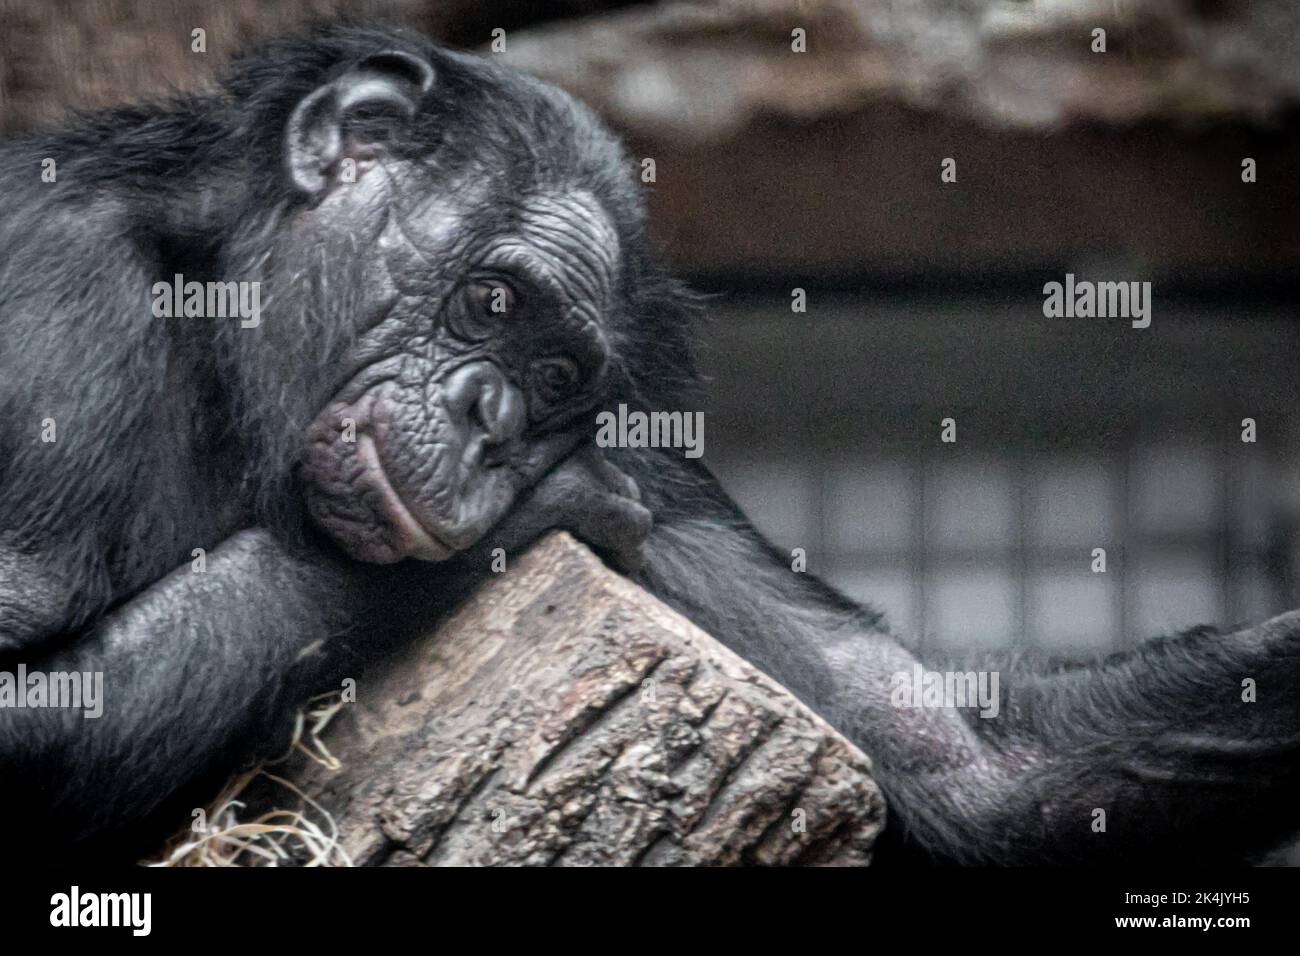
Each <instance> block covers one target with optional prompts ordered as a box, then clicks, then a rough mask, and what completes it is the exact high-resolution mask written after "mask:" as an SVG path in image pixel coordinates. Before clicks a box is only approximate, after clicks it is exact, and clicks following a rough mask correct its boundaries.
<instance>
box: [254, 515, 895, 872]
mask: <svg viewBox="0 0 1300 956" xmlns="http://www.w3.org/2000/svg"><path fill="white" fill-rule="evenodd" d="M324 739H325V742H326V744H327V745H328V747H329V749H330V751H331V752H332V753H333V754H334V755H335V756H336V757H337V758H338V760H339V762H340V763H341V764H342V767H341V769H339V770H334V771H331V770H329V769H326V768H324V767H322V766H320V765H318V764H315V763H312V762H310V761H306V760H303V761H301V762H300V763H296V764H291V765H290V767H289V769H288V771H287V772H285V770H284V769H282V768H281V769H278V770H277V772H278V773H280V774H281V775H282V776H287V777H288V778H289V779H290V780H291V781H292V782H293V784H294V785H295V786H297V787H299V788H301V790H302V791H303V793H304V794H306V795H307V796H308V797H310V798H311V799H312V800H314V801H316V802H317V803H318V804H319V805H321V806H322V807H323V808H324V809H325V810H327V811H328V812H329V814H330V815H331V816H332V817H333V819H334V822H335V824H336V825H337V827H338V832H339V841H340V844H341V846H342V848H343V849H344V850H345V851H346V853H347V855H348V856H349V857H350V858H351V860H352V861H353V862H355V863H357V864H359V865H396V866H401V865H552V864H558V865H564V864H577V865H628V864H636V865H736V864H774V865H776V864H849V865H861V864H865V863H867V862H869V860H870V858H871V848H872V843H873V842H874V840H875V838H876V835H877V834H878V832H879V831H880V829H881V826H882V824H883V820H884V803H883V800H882V798H881V795H880V792H879V790H878V789H877V788H876V786H875V784H874V783H873V781H872V779H871V777H870V764H869V761H868V759H867V758H866V757H865V756H864V755H863V754H862V753H861V752H860V751H858V750H857V749H856V748H855V747H854V746H853V745H852V744H851V743H849V742H848V741H847V740H845V739H844V738H843V737H841V736H840V735H839V734H837V733H836V732H835V731H834V730H833V729H831V728H830V726H829V725H827V724H826V723H825V722H824V721H823V720H821V719H820V718H819V717H817V716H816V715H815V714H813V713H812V711H810V710H809V709H808V708H807V707H805V706H804V705H803V704H801V703H800V702H799V701H797V700H796V699H795V698H794V697H793V696H792V695H791V694H790V693H789V692H788V691H786V690H785V689H784V688H783V687H781V686H780V685H778V684H776V683H775V682H774V681H772V680H770V679H769V678H767V677H766V676H764V675H763V674H761V673H759V672H758V671H757V670H756V669H755V668H753V667H752V666H750V665H749V664H747V663H746V662H745V661H743V660H741V659H740V658H739V657H737V656H736V655H735V654H733V653H732V652H731V651H729V650H728V649H726V648H725V647H723V646H722V645H720V644H719V643H718V642H717V641H715V640H714V639H713V638H711V637H709V636H708V635H707V634H705V633H704V632H703V631H701V630H700V629H698V628H697V627H695V626H694V625H692V624H691V623H690V622H688V621H686V620H685V619H684V618H682V617H681V616H680V615H678V614H676V613H674V612H673V611H672V610H670V609H669V608H667V607H666V606H665V605H663V604H662V603H660V602H659V601H658V600H656V599H655V598H653V597H651V596H650V595H648V594H646V593H645V592H644V591H642V590H641V589H639V588H638V587H636V586H635V585H634V584H632V583H631V582H629V581H628V580H626V579H625V578H622V577H620V576H619V575H617V574H615V573H614V572H612V571H610V570H609V569H607V568H606V567H605V566H604V565H603V564H602V563H601V562H600V561H599V560H598V559H597V558H596V557H595V556H594V555H592V553H591V552H590V551H588V550H587V549H586V548H585V547H583V546H582V545H580V544H578V543H577V542H575V541H574V540H573V539H572V538H570V537H569V536H567V535H564V534H554V535H551V536H550V537H548V538H547V539H545V540H544V541H542V542H540V543H539V544H538V545H537V546H535V547H534V548H533V549H532V550H531V551H529V552H528V553H527V554H526V555H524V556H522V557H520V558H519V559H518V560H517V562H516V564H515V566H514V567H513V568H512V569H511V570H510V571H509V572H508V573H506V574H504V575H502V576H501V577H500V578H498V579H496V580H493V581H491V582H489V583H488V584H487V585H486V586H484V587H483V588H482V589H481V590H480V591H479V593H478V594H477V595H476V596H475V597H473V598H472V599H471V600H470V601H469V602H468V603H467V604H466V605H465V606H464V607H463V608H461V609H460V610H459V611H458V612H457V613H456V614H455V615H454V616H453V617H452V618H451V619H450V620H448V621H447V622H446V623H445V624H444V625H443V626H442V627H441V628H440V629H439V630H438V632H437V633H436V634H434V635H431V636H430V637H428V638H426V639H424V640H421V641H418V642H416V643H415V644H413V645H411V646H410V647H408V648H406V649H404V650H403V651H402V652H401V653H400V654H399V655H397V656H396V657H394V658H392V659H389V660H387V661H385V662H383V664H382V665H380V666H377V667H374V668H372V669H371V671H369V672H368V673H367V674H366V675H365V677H364V678H363V679H362V680H359V681H358V700H357V701H356V702H355V703H351V704H348V705H347V706H346V707H344V709H343V712H342V713H341V714H339V716H337V717H336V718H335V720H334V722H333V723H332V724H331V725H330V727H329V729H328V731H327V732H326V734H325V735H324Z"/></svg>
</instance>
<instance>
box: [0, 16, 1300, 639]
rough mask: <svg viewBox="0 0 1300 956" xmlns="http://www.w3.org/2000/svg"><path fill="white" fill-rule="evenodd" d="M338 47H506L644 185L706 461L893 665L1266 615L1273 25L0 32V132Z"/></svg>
mask: <svg viewBox="0 0 1300 956" xmlns="http://www.w3.org/2000/svg"><path fill="white" fill-rule="evenodd" d="M340 15H342V16H347V17H351V18H353V19H357V20H361V21H365V20H370V19H375V20H382V21H386V22H398V23H403V24H406V25H409V26H413V27H415V28H417V29H420V30H423V31H425V32H427V33H429V34H431V35H433V36H435V37H437V38H441V39H443V40H445V41H446V42H449V43H451V44H454V45H458V46H463V47H468V48H475V49H483V50H486V48H487V45H488V44H489V43H490V41H491V39H492V35H493V33H492V31H493V30H495V29H500V30H504V31H505V32H504V41H505V48H504V51H499V52H495V53H490V54H488V55H494V56H500V57H503V58H504V59H506V60H507V61H509V62H512V63H514V64H516V65H518V66H520V67H521V68H523V69H526V70H529V71H532V72H534V73H536V74H538V75H541V76H543V77H544V78H546V79H549V80H551V81H553V82H555V83H557V84H559V85H561V86H563V87H566V88H568V89H569V90H571V91H572V92H574V93H575V94H576V95H578V96H579V97H581V98H583V99H584V100H586V101H587V102H588V103H590V104H591V105H592V106H593V107H595V108H596V109H597V110H598V111H599V112H600V113H601V114H602V115H603V116H604V117H605V118H606V119H607V120H608V121H609V122H610V123H611V124H612V125H613V126H614V127H615V128H617V129H618V130H619V131H620V132H622V133H623V134H624V136H625V137H626V138H627V141H628V143H629V149H630V151H631V154H632V156H633V157H634V158H635V159H636V160H638V162H639V161H640V160H642V159H653V160H654V182H653V184H652V185H651V186H650V188H651V190H652V194H651V203H652V212H653V217H654V224H655V231H656V233H657V236H658V239H659V241H660V243H661V244H662V246H663V248H664V251H665V254H666V255H667V256H668V257H669V259H670V260H671V262H672V263H673V265H674V267H675V268H676V269H677V270H678V271H679V272H680V273H682V274H683V275H685V276H686V277H688V278H689V279H690V280H691V281H692V282H693V284H694V285H695V286H696V287H697V288H699V289H701V290H704V291H707V292H709V293H711V294H713V300H712V308H711V310H710V315H711V317H710V320H709V322H708V324H707V326H706V327H705V329H704V339H705V349H704V353H703V361H704V364H705V367H706V370H707V371H708V373H709V375H710V377H711V380H712V386H711V389H710V403H709V405H708V407H707V415H706V433H705V436H706V446H705V447H706V455H705V459H706V461H707V462H708V463H709V464H710V465H711V466H712V467H713V468H714V470H715V471H716V472H717V473H718V474H719V476H720V477H721V478H722V480H723V482H724V483H725V484H726V485H727V486H728V488H730V489H731V491H732V492H733V493H734V494H735V496H736V497H737V499H738V500H739V501H740V502H741V503H742V505H744V506H745V508H746V509H747V510H748V512H749V513H750V515H751V516H752V517H753V519H754V520H755V522H756V523H757V524H758V525H759V527H760V528H762V529H763V530H765V531H766V532H767V533H768V534H769V535H770V536H771V537H772V538H773V539H774V540H775V541H776V542H778V543H779V544H781V545H782V546H784V547H788V548H795V547H800V548H804V549H806V551H807V554H808V561H809V570H810V571H812V572H814V573H817V574H820V575H822V576H823V577H825V578H826V579H828V580H830V581H831V582H833V583H835V584H837V585H839V586H840V587H841V588H843V589H844V590H845V591H846V592H847V593H849V594H850V595H852V596H854V597H857V598H860V599H862V600H865V601H868V602H870V603H873V604H875V605H877V606H878V607H880V608H882V609H883V610H885V611H886V612H887V614H888V616H889V618H890V620H891V622H892V623H893V625H894V627H895V628H896V629H897V630H898V631H899V633H900V635H901V636H902V638H903V639H904V640H905V641H906V642H908V643H911V644H913V645H916V646H922V647H926V648H942V649H953V650H966V649H973V650H978V649H984V648H990V647H999V646H1015V647H1019V648H1022V649H1024V650H1027V651H1037V650H1041V651H1044V652H1048V653H1052V654H1064V655H1067V656H1078V655H1081V654H1090V653H1094V652H1098V651H1106V650H1110V649H1114V648H1118V647H1122V646H1125V645H1126V644H1130V643H1132V642H1134V641H1137V640H1141V639H1143V638H1146V637H1150V636H1153V635H1156V634H1160V633H1167V632H1169V631H1172V630H1175V629H1178V628H1181V627H1186V626H1189V625H1193V624H1205V623H1209V624H1218V625H1223V626H1230V625H1232V624H1234V623H1237V622H1245V621H1251V620H1258V619H1260V618H1263V617H1264V616H1266V615H1269V614H1272V613H1274V612H1278V611H1281V610H1284V609H1287V608H1293V607H1297V606H1300V580H1298V577H1297V574H1298V570H1300V416H1298V414H1297V413H1298V412H1300V395H1298V394H1297V392H1298V391H1300V389H1298V388H1297V375H1296V362H1297V360H1300V328H1298V327H1297V325H1296V323H1295V319H1296V303H1297V299H1296V291H1297V286H1296V275H1297V269H1296V267H1297V265H1298V264H1300V217H1298V216H1297V213H1300V140H1298V139H1297V129H1298V124H1297V119H1298V118H1300V112H1298V111H1297V102H1298V101H1300V11H1297V9H1296V8H1295V7H1294V6H1293V4H1291V3H1290V2H1287V0H1271V2H1270V0H1257V2H1253V3H1248V2H1244V0H1243V2H1235V0H1098V2H1092V0H1036V2H1031V0H910V2H900V3H890V2H881V0H836V2H830V0H827V2H823V0H748V2H725V0H714V2H708V0H700V2H693V3H628V2H623V3H618V2H598V0H557V2H550V3H528V2H518V0H509V2H507V0H498V2H494V0H482V2H474V0H446V2H433V0H376V2H366V3H338V2H328V0H229V2H222V3H217V2H214V0H172V2H165V0H158V2H134V3H129V2H114V0H101V2H97V3H94V4H88V3H82V2H76V0H41V2H36V0H31V2H18V0H0V130H3V131H5V132H7V133H15V132H20V131H22V130H25V129H30V128H33V127H36V126H40V125H43V124H50V123H56V122H59V121H60V120H61V119H62V118H63V117H65V116H66V114H67V112H68V111H69V110H72V109H85V108H90V107H94V106H98V105H104V104H110V103H117V102H122V101H125V100H130V99H133V98H136V97H139V96H141V95H158V94H161V93H165V92H167V91H168V90H184V89H196V88H199V87H202V86H203V85H204V84H206V83H208V82H209V81H210V79H211V77H212V75H213V73H214V72H215V71H216V70H217V69H218V68H219V67H220V66H221V65H222V63H224V62H225V61H226V60H227V59H228V58H229V56H230V55H231V54H232V53H233V52H234V51H236V50H238V49H239V48H241V47H244V46H246V45H247V44H249V43H251V42H253V41H256V40H257V39H258V38H260V37H263V36H266V35H270V34H275V33H278V32H281V31H283V30H286V29H290V28H293V27H295V26H298V25H301V24H305V23H308V22H310V21H313V20H317V19H325V18H331V17H335V16H340ZM196 29H201V30H203V31H204V39H205V47H206V49H205V51H204V52H201V53H199V52H193V51H192V49H191V47H192V35H193V31H194V30H196ZM1096 30H1102V31H1104V42H1105V50H1104V52H1101V51H1098V50H1096V49H1095V47H1096V46H1097V34H1096V33H1095V32H1094V31H1096ZM797 31H803V32H802V38H803V42H804V43H805V45H806V46H805V52H796V51H795V49H793V48H792V44H795V43H796V41H797V40H798V38H799V34H798V33H797ZM947 158H951V159H954V160H955V161H956V173H957V179H956V182H951V183H945V182H942V181H941V179H940V164H941V162H942V161H943V160H944V159H947ZM1246 158H1250V159H1253V160H1254V161H1255V167H1256V170H1257V181H1255V182H1252V183H1247V182H1243V180H1242V162H1243V160H1244V159H1246ZM1066 272H1073V273H1075V274H1076V275H1077V276H1078V277H1079V278H1081V279H1094V280H1124V281H1129V280H1146V281H1151V282H1152V283H1153V290H1154V292H1153V302H1154V304H1153V313H1152V324H1151V327H1150V328H1148V329H1145V330H1135V329H1132V328H1131V327H1130V325H1129V323H1128V321H1126V320H1124V319H1121V318H1108V319H1096V318H1093V319H1086V318H1076V319H1066V318H1058V319H1048V318H1045V317H1044V316H1043V314H1042V302H1043V291H1042V290H1043V285H1044V283H1045V282H1048V281H1061V280H1062V279H1063V277H1064V274H1065V273H1066ZM796 289H802V290H804V293H805V295H806V297H807V307H806V311H803V312H795V311H793V310H792V307H791V303H792V296H793V293H794V290H796ZM945 417H951V418H954V419H955V420H956V422H957V437H958V441H957V442H956V443H955V444H943V443H941V442H940V441H939V430H940V424H939V423H940V420H941V419H943V418H945ZM1244 418H1252V419H1254V420H1255V422H1256V427H1257V430H1258V441H1257V442H1255V443H1253V444H1248V443H1243V442H1242V440H1241V432H1242V419H1244ZM1094 548H1104V549H1105V550H1106V561H1107V571H1106V573H1104V574H1097V573H1093V571H1092V561H1093V557H1092V551H1093V549H1094Z"/></svg>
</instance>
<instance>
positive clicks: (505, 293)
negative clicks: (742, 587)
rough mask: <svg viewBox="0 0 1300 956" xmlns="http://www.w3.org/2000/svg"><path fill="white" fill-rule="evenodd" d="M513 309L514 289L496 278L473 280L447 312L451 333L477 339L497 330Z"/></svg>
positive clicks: (481, 339) (476, 340) (486, 336)
mask: <svg viewBox="0 0 1300 956" xmlns="http://www.w3.org/2000/svg"><path fill="white" fill-rule="evenodd" d="M514 309H515V291H514V289H512V288H511V287H510V286H509V285H507V284H506V283H505V282H502V281H500V280H499V279H476V280H475V281H473V282H471V283H470V284H469V285H467V286H465V291H464V294H463V298H462V299H461V301H460V302H458V303H455V304H454V305H453V307H452V308H451V310H450V313H449V327H450V329H451V331H452V334H454V335H456V336H458V337H459V338H462V339H465V340H467V341H470V342H481V341H483V340H484V339H487V338H490V337H491V336H492V335H493V333H495V332H496V331H497V326H498V325H499V324H500V322H501V320H502V319H507V318H509V317H510V315H511V313H512V312H514Z"/></svg>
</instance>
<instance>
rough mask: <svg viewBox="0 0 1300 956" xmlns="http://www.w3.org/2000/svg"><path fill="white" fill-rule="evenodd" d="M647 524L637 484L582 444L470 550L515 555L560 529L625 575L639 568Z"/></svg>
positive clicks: (592, 449)
mask: <svg viewBox="0 0 1300 956" xmlns="http://www.w3.org/2000/svg"><path fill="white" fill-rule="evenodd" d="M651 523H652V519H651V515H650V512H649V511H648V510H646V508H645V507H644V506H642V504H641V494H640V492H639V491H638V490H637V486H636V482H635V481H633V480H632V479H631V478H629V477H628V476H627V475H625V474H623V472H621V471H619V470H618V469H617V468H615V467H614V466H613V465H611V464H610V463H609V462H607V461H606V460H605V459H604V458H603V457H602V456H601V454H600V452H598V451H597V450H596V449H595V448H594V447H592V446H590V445H584V446H583V447H581V448H579V449H578V450H577V451H575V452H574V453H573V454H572V455H570V456H569V457H568V458H566V459H565V460H564V461H562V462H560V464H558V465H556V466H555V467H554V468H553V469H551V471H550V472H548V473H547V474H546V476H545V477H544V478H542V480H541V481H539V482H538V483H537V485H536V486H535V487H534V488H533V489H532V490H531V491H529V492H528V493H527V495H526V496H524V497H523V498H521V500H520V502H519V504H518V505H516V506H515V508H514V510H512V511H511V512H510V513H509V514H508V515H507V516H506V517H505V518H504V519H502V521H501V522H500V523H499V524H497V525H496V527H494V528H493V529H492V530H491V531H490V532H488V534H487V535H486V536H485V537H484V539H483V541H481V542H480V543H479V545H478V547H476V548H475V550H476V551H477V550H480V549H486V550H487V552H490V551H491V550H492V549H493V548H504V549H505V550H506V551H508V552H513V551H518V550H519V549H520V548H523V547H526V546H527V545H529V544H531V543H532V542H533V541H535V540H536V539H537V538H538V537H539V536H540V535H541V534H542V533H543V532H545V531H548V530H551V529H560V530H564V531H570V532H572V533H573V534H574V535H576V536H577V537H578V538H580V539H581V540H582V541H584V542H586V543H587V544H589V545H591V546H592V547H593V548H595V549H596V550H597V551H599V552H601V554H602V555H604V556H605V557H606V558H607V559H609V560H610V562H611V563H612V564H614V566H615V567H617V568H618V569H619V570H621V571H623V572H625V573H630V572H632V571H635V570H637V569H638V568H639V567H640V566H641V562H642V553H641V552H642V545H643V544H644V543H645V539H646V536H647V535H648V534H649V533H650V525H651Z"/></svg>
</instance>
